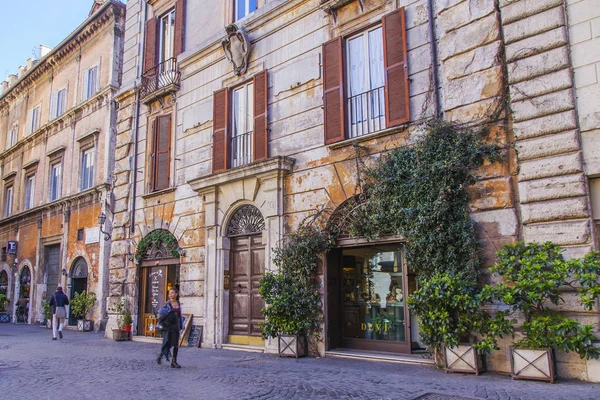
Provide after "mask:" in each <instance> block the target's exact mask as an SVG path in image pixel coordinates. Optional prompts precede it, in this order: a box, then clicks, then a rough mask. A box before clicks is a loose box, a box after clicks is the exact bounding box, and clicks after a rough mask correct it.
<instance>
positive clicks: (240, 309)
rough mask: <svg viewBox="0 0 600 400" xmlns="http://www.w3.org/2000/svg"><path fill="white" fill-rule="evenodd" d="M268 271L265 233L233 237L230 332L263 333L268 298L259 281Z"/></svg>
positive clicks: (230, 269) (240, 333)
mask: <svg viewBox="0 0 600 400" xmlns="http://www.w3.org/2000/svg"><path fill="white" fill-rule="evenodd" d="M264 273H265V245H264V244H263V243H262V235H260V234H258V235H248V236H238V237H233V238H231V254H230V258H229V275H230V289H229V335H241V336H260V335H261V327H260V326H259V323H260V322H264V320H265V318H264V316H263V314H262V312H261V310H262V308H263V307H264V306H265V302H264V300H263V299H262V297H261V296H260V295H259V294H258V284H259V281H260V279H261V278H262V277H263V275H264Z"/></svg>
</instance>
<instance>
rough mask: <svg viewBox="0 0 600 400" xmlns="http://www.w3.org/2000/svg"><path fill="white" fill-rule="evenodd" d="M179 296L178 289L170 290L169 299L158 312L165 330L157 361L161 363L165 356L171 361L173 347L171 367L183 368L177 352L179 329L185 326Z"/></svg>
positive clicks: (159, 319) (159, 320)
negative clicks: (178, 361) (170, 354)
mask: <svg viewBox="0 0 600 400" xmlns="http://www.w3.org/2000/svg"><path fill="white" fill-rule="evenodd" d="M178 298H179V292H178V291H177V289H171V290H169V301H167V303H166V304H165V305H164V306H163V308H161V309H160V311H159V312H158V322H159V323H160V324H161V325H162V330H163V344H162V347H161V349H160V353H158V358H157V359H156V362H157V363H158V364H160V363H161V361H162V358H163V356H165V358H166V359H167V361H169V352H170V349H171V347H173V357H171V368H181V365H179V364H177V353H178V351H179V331H180V330H181V328H182V327H183V317H182V315H181V305H180V304H179V300H178Z"/></svg>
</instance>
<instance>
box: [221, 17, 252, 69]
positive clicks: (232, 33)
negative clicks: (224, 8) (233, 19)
mask: <svg viewBox="0 0 600 400" xmlns="http://www.w3.org/2000/svg"><path fill="white" fill-rule="evenodd" d="M225 31H226V32H227V36H225V38H223V40H221V46H223V51H225V57H227V59H228V60H229V62H231V63H232V64H233V71H234V73H235V74H236V75H242V74H243V73H245V72H246V71H247V70H248V58H249V57H250V41H249V40H248V38H247V37H246V34H245V33H244V31H242V30H241V29H240V28H238V27H237V25H235V24H229V25H227V26H226V27H225Z"/></svg>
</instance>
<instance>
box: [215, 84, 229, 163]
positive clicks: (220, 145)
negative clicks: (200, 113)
mask: <svg viewBox="0 0 600 400" xmlns="http://www.w3.org/2000/svg"><path fill="white" fill-rule="evenodd" d="M228 99H229V91H228V90H227V88H225V89H221V90H218V91H216V92H215V94H214V98H213V102H214V104H213V173H216V172H220V171H224V170H226V169H227V168H228V165H227V164H228V162H229V147H230V142H231V140H230V139H229V130H228V129H227V123H228V121H229V105H228V103H229V102H228Z"/></svg>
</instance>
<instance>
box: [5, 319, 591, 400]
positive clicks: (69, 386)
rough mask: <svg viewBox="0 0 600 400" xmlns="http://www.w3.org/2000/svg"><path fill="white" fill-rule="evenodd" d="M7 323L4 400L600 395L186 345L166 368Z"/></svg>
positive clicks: (122, 349)
mask: <svg viewBox="0 0 600 400" xmlns="http://www.w3.org/2000/svg"><path fill="white" fill-rule="evenodd" d="M64 336H65V337H64V339H62V340H60V339H59V340H57V341H52V340H51V337H52V334H51V332H50V331H49V330H46V329H44V328H40V327H38V326H28V325H13V324H0V399H11V400H12V399H36V400H37V399H53V400H54V399H110V400H117V399H152V400H155V399H169V400H170V399H173V400H175V399H177V400H180V399H209V400H216V399H407V400H408V399H410V400H413V399H417V398H420V399H423V400H459V399H461V398H462V399H461V400H463V399H464V398H466V399H469V400H470V399H491V400H505V399H506V400H509V399H510V400H518V399H522V400H540V399H543V400H554V399H557V400H558V399H568V400H575V399H599V398H600V385H597V384H590V383H585V382H579V381H571V380H559V381H558V382H557V383H555V384H549V383H543V382H529V381H513V380H511V379H510V377H507V376H503V375H498V374H492V373H486V374H483V375H481V376H479V377H477V376H473V375H462V374H445V373H443V372H442V371H439V370H436V369H435V368H433V367H428V366H420V365H407V364H397V363H387V362H373V361H363V360H350V359H341V358H322V359H317V358H303V359H298V360H296V359H283V358H281V359H280V358H277V357H274V356H272V355H265V354H260V353H247V352H241V351H232V350H213V349H197V348H183V349H181V350H180V356H179V363H180V364H181V365H182V366H183V368H182V369H180V370H177V369H172V368H170V367H169V365H168V364H166V363H163V364H162V365H157V364H156V361H155V356H156V353H157V352H158V345H156V344H149V343H141V342H114V341H112V340H107V339H104V338H103V335H102V333H83V332H73V331H66V332H65V334H64Z"/></svg>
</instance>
